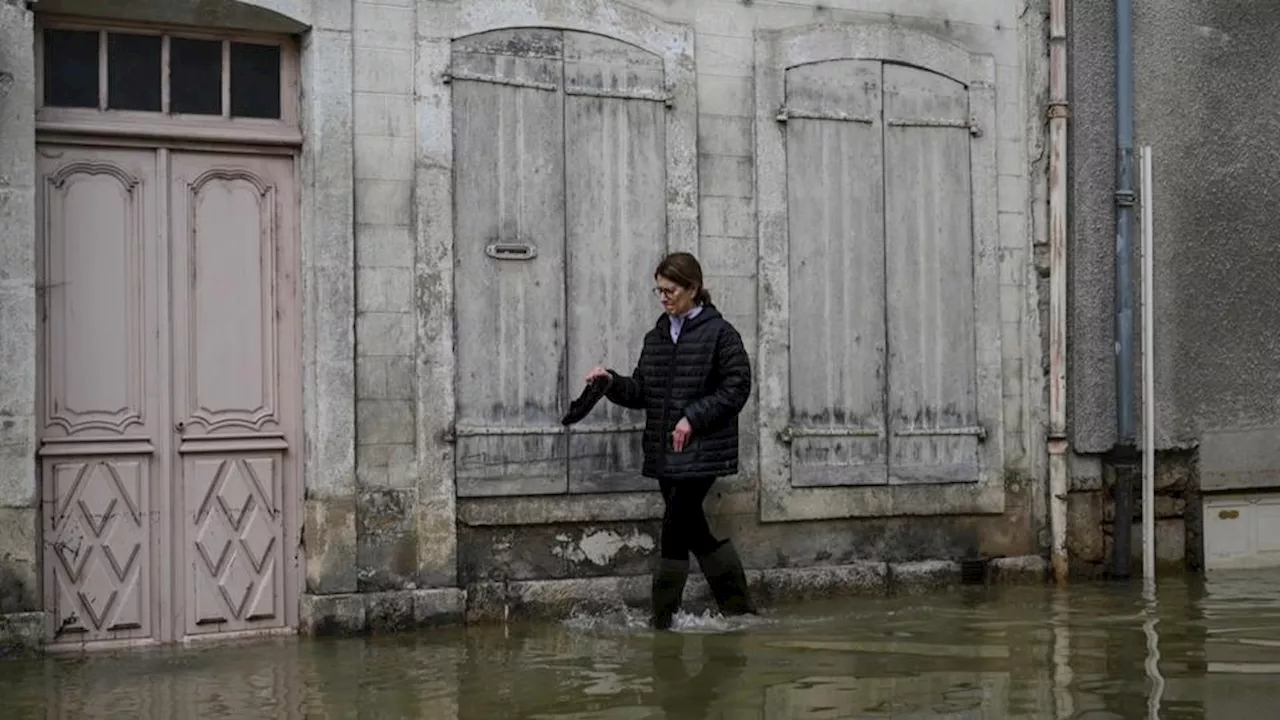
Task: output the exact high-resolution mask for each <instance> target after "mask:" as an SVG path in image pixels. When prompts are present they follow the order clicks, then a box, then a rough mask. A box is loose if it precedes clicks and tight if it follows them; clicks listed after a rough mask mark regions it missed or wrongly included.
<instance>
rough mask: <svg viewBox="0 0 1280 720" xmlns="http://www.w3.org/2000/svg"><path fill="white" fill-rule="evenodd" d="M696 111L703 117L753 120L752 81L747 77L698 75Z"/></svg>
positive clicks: (753, 84) (753, 89) (753, 95)
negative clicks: (722, 116) (712, 116)
mask: <svg viewBox="0 0 1280 720" xmlns="http://www.w3.org/2000/svg"><path fill="white" fill-rule="evenodd" d="M698 111H699V112H700V113H702V114H703V115H727V116H731V117H741V118H754V117H755V81H754V79H753V78H749V77H724V76H720V75H699V76H698Z"/></svg>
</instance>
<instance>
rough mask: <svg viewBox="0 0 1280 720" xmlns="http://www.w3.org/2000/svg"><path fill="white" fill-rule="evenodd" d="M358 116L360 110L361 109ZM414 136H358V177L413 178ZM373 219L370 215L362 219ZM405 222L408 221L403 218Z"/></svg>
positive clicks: (358, 178)
mask: <svg viewBox="0 0 1280 720" xmlns="http://www.w3.org/2000/svg"><path fill="white" fill-rule="evenodd" d="M356 114H357V116H359V111H358V110H357V113H356ZM413 153H414V145H413V138H411V137H410V138H406V137H387V136H376V135H357V136H356V169H355V177H356V180H357V181H360V180H400V181H404V182H409V181H412V180H413V175H414V168H413V157H414V154H413ZM361 219H362V221H364V222H369V220H367V219H366V218H363V217H362V218H361ZM401 222H404V221H403V220H401Z"/></svg>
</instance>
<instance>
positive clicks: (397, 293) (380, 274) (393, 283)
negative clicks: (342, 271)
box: [356, 267, 413, 312]
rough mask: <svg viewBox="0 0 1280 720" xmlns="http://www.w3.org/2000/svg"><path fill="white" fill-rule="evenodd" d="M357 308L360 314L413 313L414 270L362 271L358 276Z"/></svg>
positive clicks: (378, 268)
mask: <svg viewBox="0 0 1280 720" xmlns="http://www.w3.org/2000/svg"><path fill="white" fill-rule="evenodd" d="M356 307H357V309H358V310H359V311H360V312H412V311H413V270H411V269H409V268H395V267H374V268H362V269H360V270H359V272H358V273H357V275H356Z"/></svg>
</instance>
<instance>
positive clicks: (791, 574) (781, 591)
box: [748, 561, 889, 604]
mask: <svg viewBox="0 0 1280 720" xmlns="http://www.w3.org/2000/svg"><path fill="white" fill-rule="evenodd" d="M888 576H889V566H888V564H887V563H882V562H873V561H859V562H855V563H851V564H848V565H831V566H826V567H812V568H778V569H769V570H753V571H749V572H748V583H749V584H750V585H751V586H752V589H753V591H754V592H755V594H756V596H757V597H758V599H759V600H758V601H759V602H761V603H764V604H773V603H781V602H797V601H804V600H818V599H822V598H830V597H841V596H849V595H880V594H883V593H884V592H885V591H886V589H887V588H888Z"/></svg>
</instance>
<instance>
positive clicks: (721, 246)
mask: <svg viewBox="0 0 1280 720" xmlns="http://www.w3.org/2000/svg"><path fill="white" fill-rule="evenodd" d="M699 259H700V260H701V261H702V268H703V271H704V272H705V273H706V274H707V275H710V276H717V277H755V275H756V241H755V238H750V237H724V236H719V235H704V236H702V240H701V255H700V257H699Z"/></svg>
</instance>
